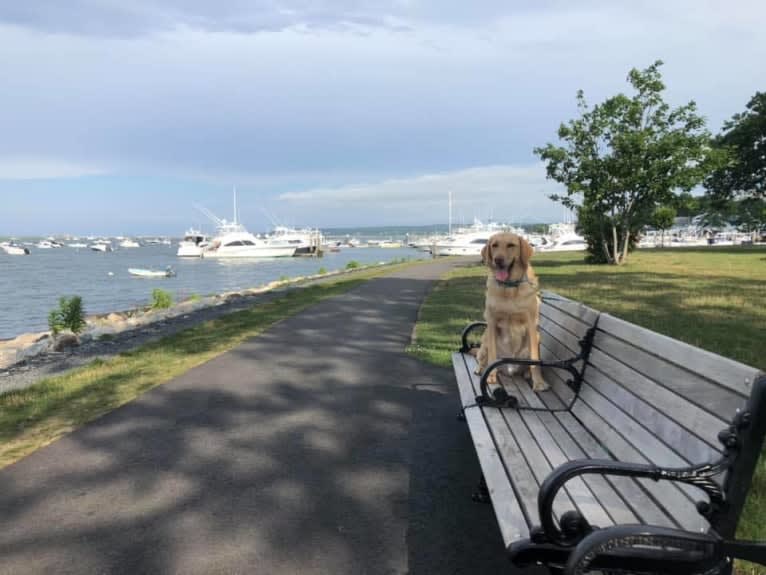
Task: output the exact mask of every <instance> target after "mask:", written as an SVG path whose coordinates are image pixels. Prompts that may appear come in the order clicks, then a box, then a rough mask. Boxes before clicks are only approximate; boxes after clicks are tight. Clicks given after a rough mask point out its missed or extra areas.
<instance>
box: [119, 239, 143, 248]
mask: <svg viewBox="0 0 766 575" xmlns="http://www.w3.org/2000/svg"><path fill="white" fill-rule="evenodd" d="M120 247H121V248H140V247H141V244H139V243H138V242H137V241H136V240H122V241H121V242H120Z"/></svg>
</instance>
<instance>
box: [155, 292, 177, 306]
mask: <svg viewBox="0 0 766 575" xmlns="http://www.w3.org/2000/svg"><path fill="white" fill-rule="evenodd" d="M172 305H173V294H171V293H170V292H169V291H165V290H164V289H160V288H154V289H153V290H152V309H167V308H169V307H170V306H172Z"/></svg>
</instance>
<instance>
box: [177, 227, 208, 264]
mask: <svg viewBox="0 0 766 575" xmlns="http://www.w3.org/2000/svg"><path fill="white" fill-rule="evenodd" d="M208 244H209V241H208V237H207V236H206V235H205V234H203V233H202V232H200V231H199V230H195V229H194V228H190V229H188V230H186V233H185V234H184V239H182V240H181V241H180V242H178V251H177V252H176V255H177V256H178V257H179V258H201V257H202V254H203V252H204V251H205V248H206V247H207V246H208Z"/></svg>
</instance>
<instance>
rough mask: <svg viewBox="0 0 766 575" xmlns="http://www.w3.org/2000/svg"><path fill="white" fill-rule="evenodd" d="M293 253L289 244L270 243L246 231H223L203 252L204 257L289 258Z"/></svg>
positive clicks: (293, 247)
mask: <svg viewBox="0 0 766 575" xmlns="http://www.w3.org/2000/svg"><path fill="white" fill-rule="evenodd" d="M294 254H295V246H294V245H291V244H283V243H272V242H270V241H268V240H262V239H258V238H256V237H255V236H254V235H253V234H251V233H249V232H246V231H236V232H228V233H225V234H223V235H221V236H219V237H217V238H216V239H214V240H213V242H212V243H211V244H210V246H208V248H207V249H206V250H205V251H204V252H203V254H202V255H203V257H205V258H289V257H292V256H293V255H294Z"/></svg>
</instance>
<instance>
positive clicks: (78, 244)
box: [67, 242, 88, 250]
mask: <svg viewBox="0 0 766 575" xmlns="http://www.w3.org/2000/svg"><path fill="white" fill-rule="evenodd" d="M67 247H70V248H74V249H76V250H79V249H81V248H87V247H88V244H84V243H82V242H73V243H71V244H67Z"/></svg>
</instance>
